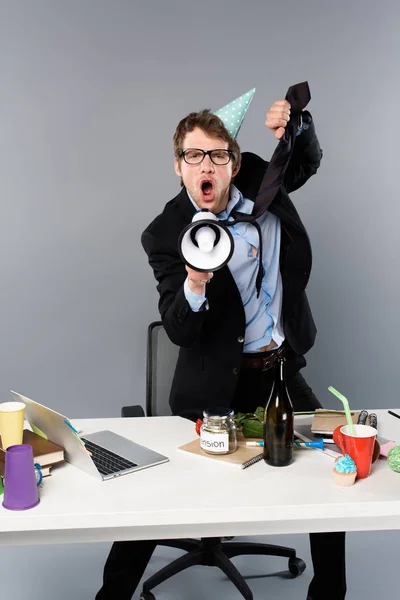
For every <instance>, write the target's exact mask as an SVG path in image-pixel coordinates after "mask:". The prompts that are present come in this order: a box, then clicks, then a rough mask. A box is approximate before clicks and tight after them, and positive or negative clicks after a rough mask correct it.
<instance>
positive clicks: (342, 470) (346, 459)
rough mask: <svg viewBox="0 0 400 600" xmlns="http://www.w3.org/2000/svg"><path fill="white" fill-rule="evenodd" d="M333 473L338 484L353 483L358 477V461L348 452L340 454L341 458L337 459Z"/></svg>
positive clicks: (346, 484) (347, 484)
mask: <svg viewBox="0 0 400 600" xmlns="http://www.w3.org/2000/svg"><path fill="white" fill-rule="evenodd" d="M333 474H334V477H335V483H337V485H343V486H349V485H353V483H354V482H355V480H356V477H357V467H356V463H355V462H354V460H353V459H352V458H351V457H350V456H349V455H348V454H345V456H339V458H337V459H336V460H335V466H334V468H333Z"/></svg>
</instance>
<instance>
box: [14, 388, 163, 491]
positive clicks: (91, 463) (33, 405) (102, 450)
mask: <svg viewBox="0 0 400 600" xmlns="http://www.w3.org/2000/svg"><path fill="white" fill-rule="evenodd" d="M11 393H12V394H13V396H14V397H15V400H16V401H18V402H23V403H24V404H25V407H26V408H25V419H26V420H27V421H28V422H29V424H30V425H31V427H32V429H33V430H34V431H35V429H36V430H39V431H40V432H42V433H44V434H45V435H46V436H47V437H48V439H50V440H51V441H52V442H55V443H56V444H59V445H60V446H62V447H63V448H64V456H65V460H66V461H67V462H69V463H70V464H71V465H74V467H77V468H78V469H81V470H82V471H85V473H88V474H89V475H93V476H94V477H96V478H97V479H102V480H103V481H105V480H107V479H112V478H114V477H119V476H120V475H126V474H128V473H133V472H134V471H139V470H141V469H147V468H148V467H153V466H155V465H160V464H162V463H165V462H168V461H169V458H168V457H166V456H163V455H162V454H158V452H154V451H153V450H150V448H146V447H145V446H141V445H140V444H136V443H135V442H132V441H131V440H128V439H127V438H125V437H123V436H122V435H118V434H117V433H114V432H112V431H109V430H104V431H97V432H96V433H90V434H88V435H85V434H84V433H82V434H81V433H80V432H78V431H76V429H75V428H74V427H73V425H72V424H71V422H70V420H69V419H68V418H67V417H65V416H64V415H62V414H60V413H58V412H56V411H55V410H52V409H51V408H47V406H43V405H42V404H39V403H38V402H35V401H34V400H31V399H30V398H27V397H26V396H22V395H21V394H18V393H17V392H13V391H11Z"/></svg>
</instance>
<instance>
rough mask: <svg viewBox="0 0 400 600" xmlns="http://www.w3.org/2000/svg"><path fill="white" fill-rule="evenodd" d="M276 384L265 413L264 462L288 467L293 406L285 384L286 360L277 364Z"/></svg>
mask: <svg viewBox="0 0 400 600" xmlns="http://www.w3.org/2000/svg"><path fill="white" fill-rule="evenodd" d="M274 369H275V373H274V382H273V385H272V390H271V394H270V397H269V399H268V402H267V405H266V407H265V413H264V460H265V462H266V463H267V464H268V465H272V466H273V467H286V466H287V465H290V463H291V462H292V460H293V430H294V412H293V405H292V402H291V400H290V396H289V393H288V390H287V387H286V382H285V359H284V358H283V357H280V358H278V359H277V361H276V363H275V367H274Z"/></svg>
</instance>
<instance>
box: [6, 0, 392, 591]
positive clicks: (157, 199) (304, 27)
mask: <svg viewBox="0 0 400 600" xmlns="http://www.w3.org/2000/svg"><path fill="white" fill-rule="evenodd" d="M399 19H400V8H399V6H398V4H397V3H395V2H392V1H387V2H380V3H376V2H372V1H371V0H365V1H361V0H357V1H353V2H346V1H344V0H339V1H336V2H327V1H326V2H323V1H317V0H315V1H311V0H307V1H306V0H303V1H302V2H297V1H294V0H292V1H287V2H276V3H267V2H265V1H262V0H259V1H254V0H248V1H247V2H242V1H239V0H229V1H222V0H221V1H218V0H202V2H199V3H194V2H190V0H186V1H183V0H170V2H166V1H165V2H164V1H162V0H159V1H158V2H156V1H154V0H147V1H146V2H139V1H134V0H131V1H128V0H125V1H123V0H109V1H106V0H98V1H94V0H70V1H69V2H67V1H64V2H62V1H61V0H54V1H50V0H48V1H46V0H35V1H33V0H32V1H28V0H26V1H20V0H9V1H5V0H3V1H0V74H1V75H0V77H1V78H0V198H1V219H0V280H1V285H0V315H1V327H0V334H1V336H0V340H1V343H0V382H1V395H2V399H3V400H6V399H8V398H9V395H8V391H9V389H10V388H12V389H16V390H17V391H20V392H21V393H23V394H26V395H29V396H31V397H33V398H34V399H37V400H39V401H41V402H43V403H45V404H50V405H52V406H53V407H55V408H58V409H60V410H63V411H64V412H66V413H67V414H68V415H70V416H71V417H78V416H80V417H88V416H106V415H109V416H117V415H119V410H120V406H121V405H123V404H132V403H139V404H143V402H144V368H145V336H146V327H147V324H148V322H150V321H151V320H154V319H156V318H158V312H157V296H156V291H155V282H154V279H153V276H152V273H151V271H150V268H149V267H148V264H147V260H146V256H145V254H144V253H143V251H142V249H141V245H140V233H141V231H142V230H143V229H144V227H145V226H146V225H147V224H148V223H149V221H150V220H151V219H152V218H153V217H154V216H155V215H156V214H157V213H158V212H159V211H160V210H161V209H162V207H163V205H164V204H165V202H166V201H167V200H169V199H170V198H171V197H172V196H173V195H174V194H175V193H176V191H177V190H178V189H179V182H178V179H177V177H176V175H175V174H174V172H173V169H172V158H173V156H172V143H171V138H172V134H173V131H174V128H175V126H176V124H177V122H178V120H179V119H180V118H182V117H183V116H184V115H185V114H187V113H188V112H190V111H191V110H197V109H201V108H204V107H209V108H212V109H214V110H215V109H217V108H219V107H220V106H222V105H223V104H225V103H227V102H229V101H230V100H231V99H234V98H235V97H236V96H238V95H240V94H242V93H243V92H245V91H247V90H248V89H250V88H252V87H253V86H256V87H257V92H256V96H255V98H254V100H253V103H252V105H251V107H250V109H249V112H248V113H247V116H246V120H245V123H244V125H243V127H242V129H241V132H240V134H239V142H240V144H241V146H242V149H243V150H252V151H255V152H258V153H260V154H262V155H263V156H264V157H265V158H269V156H270V155H271V153H272V151H273V149H274V147H275V141H274V138H273V135H272V134H271V132H269V131H268V130H267V129H266V128H265V127H264V125H263V123H264V119H265V112H266V110H267V109H268V107H269V106H270V104H272V102H273V101H274V100H276V99H278V98H282V97H284V95H285V93H286V90H287V88H288V87H289V85H291V84H293V83H296V82H298V81H302V80H304V79H307V80H308V81H309V83H310V87H311V93H312V101H311V104H310V107H309V108H310V110H311V112H312V114H313V116H314V119H315V122H316V125H317V128H318V132H319V137H320V140H321V145H322V147H323V149H324V160H323V165H322V167H321V169H320V172H319V173H318V175H317V176H316V177H315V178H313V179H312V180H311V181H309V182H308V184H307V185H306V186H305V187H304V189H301V190H299V191H298V192H296V193H295V194H293V200H295V201H296V203H297V206H298V208H299V210H300V213H301V215H302V217H303V219H304V221H305V223H306V225H307V227H308V230H309V234H310V237H311V240H312V243H313V250H314V268H313V273H312V278H311V282H310V286H309V296H310V301H311V305H312V308H313V312H314V316H315V319H316V321H317V325H318V328H319V335H318V340H317V343H316V346H315V348H314V349H313V350H312V351H311V352H310V353H309V355H308V357H309V366H308V367H307V371H306V375H307V378H308V380H309V381H310V383H311V384H312V385H313V387H314V388H315V391H316V393H317V394H318V395H319V397H320V398H321V400H322V401H323V403H324V404H326V405H330V406H332V407H335V406H337V404H336V402H335V400H334V398H333V397H330V395H329V393H328V392H327V387H328V385H330V384H331V385H334V386H335V387H337V388H338V389H339V390H341V391H342V392H343V393H344V394H346V395H347V396H348V398H349V400H350V402H351V404H352V405H353V406H354V407H367V408H368V407H373V406H377V407H385V406H389V405H390V406H399V405H400V401H399V398H398V394H397V358H398V351H397V339H398V337H399V333H400V332H399V317H398V311H397V301H398V296H399V278H398V272H399V260H398V256H399V236H398V234H397V231H396V229H397V221H398V218H399V216H400V212H399V203H398V198H397V195H398V189H397V187H396V186H395V175H396V174H397V171H398V138H399V120H398V99H399V97H400V84H399V71H400V69H399V66H400V65H399V54H400V53H399V35H398V31H399ZM357 535H360V534H357ZM365 535H366V534H365ZM374 535H375V536H376V535H377V534H370V540H371V543H372V542H373V541H374V540H376V539H377V538H376V537H374ZM354 539H356V540H357V539H360V540H361V537H360V538H357V537H355V538H353V540H354ZM396 539H397V538H396ZM363 540H364V541H363V545H364V544H365V537H364V538H363ZM296 543H297V542H296ZM360 543H361V541H360ZM379 543H380V542H379ZM383 545H384V543H382V547H383ZM101 550H102V551H103V552H102V551H101ZM94 551H95V550H94V547H91V546H90V547H85V549H83V546H82V547H78V549H75V550H74V560H76V557H77V553H79V552H81V553H84V556H88V555H89V553H90V556H92V557H94V554H93V552H94ZM105 551H106V548H100V547H96V552H97V553H98V554H99V558H98V561H96V563H95V564H96V565H97V567H96V568H98V572H96V573H95V574H94V572H92V571H90V573H85V572H84V571H82V573H79V569H84V567H83V566H81V561H77V563H79V564H75V562H73V561H72V554H71V555H69V554H68V553H67V552H65V553H64V560H65V561H67V566H68V556H70V561H71V562H70V566H71V569H72V570H73V572H74V573H76V581H78V582H82V581H85V582H86V583H85V586H86V588H87V589H88V590H89V589H92V591H93V590H94V589H95V587H96V585H97V582H98V581H97V579H96V578H97V577H98V576H99V573H100V567H101V565H100V564H99V563H100V560H101V558H102V556H103V553H105ZM40 552H43V553H44V550H42V549H40V551H38V553H37V556H46V557H47V556H48V555H47V554H46V555H44V554H40ZM71 552H72V550H71ZM100 555H101V556H100ZM10 556H11V555H10ZM27 556H28V555H27ZM96 556H97V555H96ZM306 558H307V557H306ZM48 560H49V558H48V557H47V558H46V561H47V562H46V563H45V564H48ZM28 562H30V561H28ZM83 563H84V561H83ZM2 564H3V565H4V564H5V563H4V559H2ZM30 564H34V563H30ZM58 564H59V561H58V560H57V561H56V563H55V566H54V568H55V569H56V566H57V565H58ZM55 572H57V570H56V571H55ZM366 576H367V575H366ZM10 577H11V576H10ZM32 577H34V575H33V571H32ZM85 577H86V579H85ZM91 577H93V580H92V579H91ZM353 578H354V581H355V576H354V577H353ZM28 579H29V573H28ZM7 581H8V584H9V585H11V578H10V580H7ZM7 581H6V583H5V582H4V581H2V587H4V586H5V585H6V584H7ZM304 581H305V580H304ZM14 583H15V582H14ZM389 583H390V582H389V580H388V585H389ZM21 585H22V584H21ZM266 585H268V582H267V583H266ZM299 585H300V584H299ZM301 585H303V586H304V585H305V584H304V583H303V584H301ZM396 585H397V584H396ZM10 589H11V588H10ZM304 589H305V588H304ZM368 589H369V590H371V589H372V588H368V585H367V584H366V590H368ZM388 589H389V588H388ZM228 590H230V588H227V593H228ZM232 593H233V592H232ZM369 593H370V592H368V591H365V592H364V596H363V597H364V598H372V597H375V596H372V595H369ZM15 594H16V593H15V589H14V591H13V595H12V596H11V597H13V599H17V598H25V597H26V595H25V594H24V591H23V589H22V588H21V590H20V596H17V595H15ZM49 594H50V591H49ZM75 596H76V597H81V598H83V597H85V598H86V597H87V598H90V597H92V596H93V593H92V595H91V594H90V593H89V592H88V593H87V595H85V596H84V595H83V594H82V595H81V596H79V593H76V594H75ZM37 597H39V595H38V596H37ZM41 597H42V598H43V600H44V598H45V597H44V595H43V593H42V594H41ZM50 597H54V596H53V595H51V596H50V595H49V596H48V598H50ZM59 597H61V596H59ZM171 597H172V596H171ZM183 597H184V594H183V595H182V598H183ZM232 597H233V596H232ZM287 597H288V596H287ZM293 597H294V596H293ZM296 597H297V596H296ZM351 597H359V596H351ZM360 597H361V596H360ZM174 598H176V595H175V596H174ZM46 600H47V598H46Z"/></svg>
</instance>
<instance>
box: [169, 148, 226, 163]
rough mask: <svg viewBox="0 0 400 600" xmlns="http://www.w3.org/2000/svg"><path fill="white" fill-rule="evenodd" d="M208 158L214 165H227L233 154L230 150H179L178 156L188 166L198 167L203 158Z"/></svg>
mask: <svg viewBox="0 0 400 600" xmlns="http://www.w3.org/2000/svg"><path fill="white" fill-rule="evenodd" d="M207 154H208V156H209V157H210V159H211V161H212V162H213V163H214V165H227V164H228V162H229V161H230V160H231V158H232V156H233V152H231V151H230V150H207V151H206V150H200V149H199V148H188V149H187V150H181V152H180V153H179V156H180V157H181V158H182V157H183V160H184V161H185V162H186V163H187V164H188V165H199V164H200V163H201V162H203V160H204V158H205V157H206V156H207Z"/></svg>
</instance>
